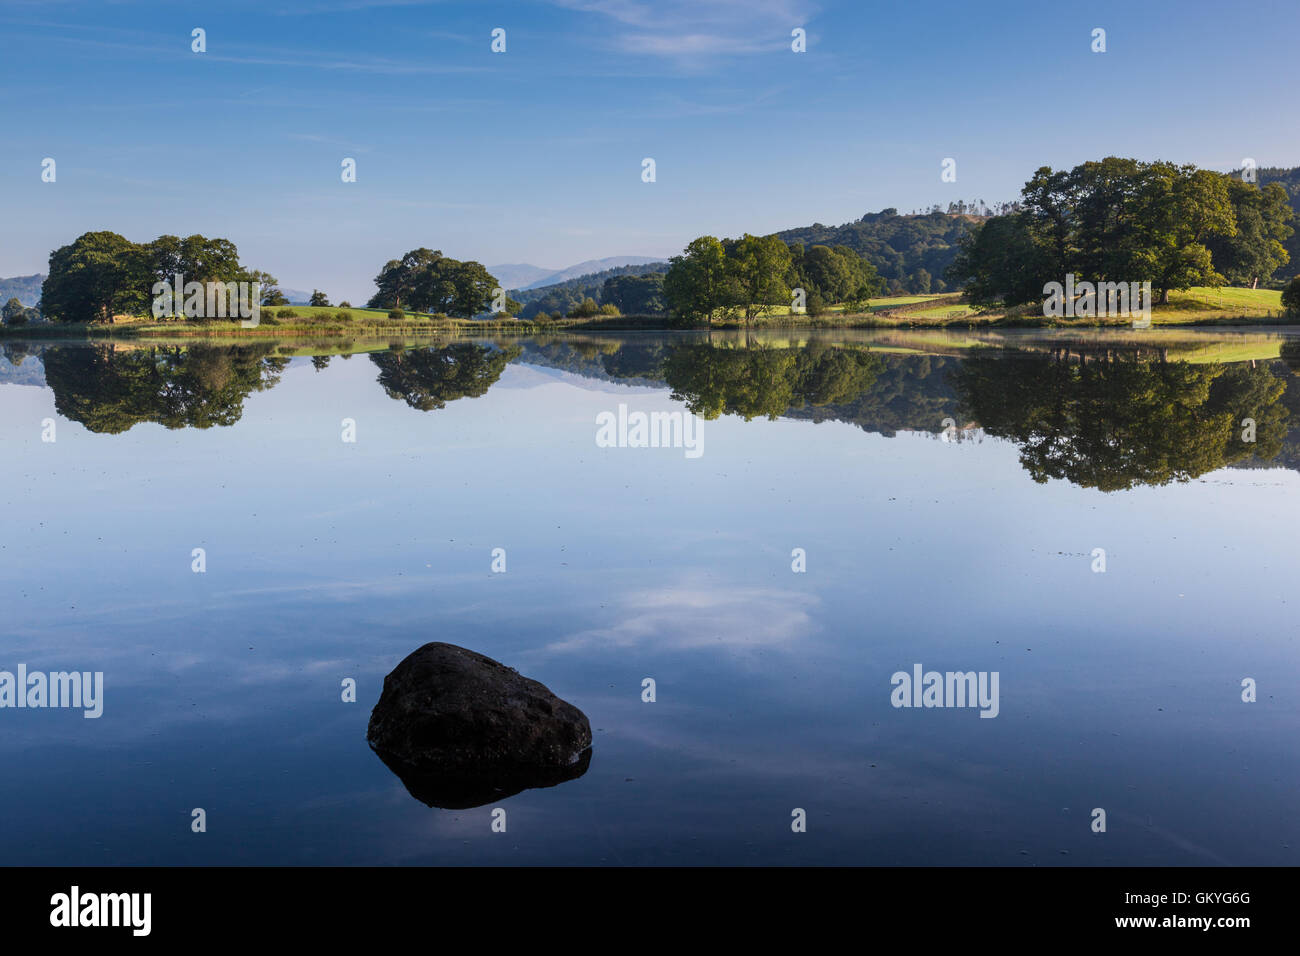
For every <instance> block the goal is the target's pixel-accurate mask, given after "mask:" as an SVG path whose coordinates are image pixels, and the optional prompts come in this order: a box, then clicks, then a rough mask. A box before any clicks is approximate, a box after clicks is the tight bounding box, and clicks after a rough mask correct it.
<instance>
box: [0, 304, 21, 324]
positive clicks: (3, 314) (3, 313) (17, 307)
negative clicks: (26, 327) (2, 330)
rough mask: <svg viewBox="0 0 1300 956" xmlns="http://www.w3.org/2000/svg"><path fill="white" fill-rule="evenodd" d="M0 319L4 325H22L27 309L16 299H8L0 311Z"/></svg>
mask: <svg viewBox="0 0 1300 956" xmlns="http://www.w3.org/2000/svg"><path fill="white" fill-rule="evenodd" d="M0 319H3V321H4V324H5V325H22V324H23V323H24V322H26V321H27V308H26V306H24V305H23V304H22V303H21V302H19V301H18V299H16V298H13V299H10V300H9V301H8V302H6V303H5V304H4V308H3V309H0ZM15 320H20V321H15Z"/></svg>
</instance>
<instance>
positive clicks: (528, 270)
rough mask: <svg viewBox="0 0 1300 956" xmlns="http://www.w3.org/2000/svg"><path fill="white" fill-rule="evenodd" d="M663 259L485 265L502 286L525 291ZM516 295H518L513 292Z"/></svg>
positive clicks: (644, 257)
mask: <svg viewBox="0 0 1300 956" xmlns="http://www.w3.org/2000/svg"><path fill="white" fill-rule="evenodd" d="M663 261H664V260H663V259H653V258H650V257H648V256H606V257H605V258H604V259H588V260H587V261H586V262H579V263H578V264H576V265H572V266H569V267H568V268H566V269H543V268H542V267H541V266H534V265H530V264H528V263H526V262H524V263H519V264H516V265H500V266H488V272H490V273H492V274H493V275H494V276H496V277H497V279H498V280H499V281H500V282H501V284H502V285H503V286H504V287H505V288H507V289H509V290H511V291H514V292H524V291H527V290H529V289H540V288H542V287H543V286H553V285H559V284H560V283H562V282H568V281H569V280H571V279H579V278H583V277H585V276H589V275H594V274H596V273H599V272H605V271H608V270H610V269H618V268H622V267H623V266H643V265H649V264H651V263H656V262H663ZM619 275H626V273H619ZM515 298H516V299H518V298H519V297H518V296H515Z"/></svg>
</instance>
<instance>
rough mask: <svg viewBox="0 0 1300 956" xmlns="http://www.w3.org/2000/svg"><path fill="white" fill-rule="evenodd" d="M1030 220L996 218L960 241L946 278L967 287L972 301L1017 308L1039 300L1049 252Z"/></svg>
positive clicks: (1047, 272)
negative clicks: (1036, 234) (1041, 242)
mask: <svg viewBox="0 0 1300 956" xmlns="http://www.w3.org/2000/svg"><path fill="white" fill-rule="evenodd" d="M1032 229H1033V226H1032V220H1031V219H1030V217H1029V216H1027V215H1024V214H1020V215H1014V216H994V217H993V218H991V219H988V220H986V221H985V222H984V223H982V224H981V225H978V226H976V227H975V228H974V229H973V230H972V231H971V232H969V233H968V234H967V235H966V237H965V238H964V239H963V240H962V242H961V246H960V248H959V249H958V252H957V257H956V258H955V259H953V261H952V265H950V266H949V267H948V280H949V281H950V282H952V283H954V284H956V285H961V286H964V287H965V291H966V295H967V296H968V297H969V299H970V300H971V302H972V303H974V304H975V305H1003V306H1015V305H1021V304H1023V303H1027V302H1033V301H1035V300H1037V299H1041V298H1042V295H1043V285H1044V283H1046V282H1049V281H1052V280H1053V274H1052V272H1051V271H1050V270H1051V269H1052V265H1051V261H1052V258H1053V255H1052V250H1050V249H1045V248H1044V247H1043V246H1042V245H1041V244H1039V243H1038V242H1036V241H1035V239H1034V233H1033V231H1032Z"/></svg>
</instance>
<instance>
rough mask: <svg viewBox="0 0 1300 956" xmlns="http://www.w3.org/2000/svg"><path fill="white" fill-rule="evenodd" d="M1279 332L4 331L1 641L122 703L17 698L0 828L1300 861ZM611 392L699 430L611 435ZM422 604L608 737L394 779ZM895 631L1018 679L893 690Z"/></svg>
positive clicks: (203, 839)
mask: <svg viewBox="0 0 1300 956" xmlns="http://www.w3.org/2000/svg"><path fill="white" fill-rule="evenodd" d="M1294 341H1295V340H1289V339H1286V338H1285V336H1284V335H1283V334H1282V333H1252V334H1249V335H1245V334H1240V335H1233V334H1230V333H1229V334H1224V333H1215V334H1197V333H1187V332H1184V333H1179V334H1177V335H1173V334H1159V335H1157V334H1152V335H1149V336H1147V337H1146V338H1144V339H1140V340H1139V339H1134V338H1132V337H1121V338H1118V339H1117V338H1111V339H1103V338H1101V337H1099V336H1090V337H1085V338H1084V339H1082V340H1080V339H1079V337H1078V336H1077V335H1076V336H1073V337H1067V336H1063V335H1047V334H1024V335H1004V336H1001V337H998V338H993V337H984V338H983V339H982V340H980V339H979V338H977V337H976V336H973V335H971V336H942V335H929V336H922V335H913V336H908V335H905V334H901V333H897V334H892V335H884V334H882V335H874V336H873V335H867V334H851V333H845V334H840V335H836V336H829V337H820V338H815V340H814V341H811V342H810V341H809V340H808V337H807V336H803V337H800V336H796V335H776V336H768V337H762V336H758V337H749V338H746V337H744V336H724V335H714V336H713V337H712V340H710V339H708V338H706V337H703V336H684V335H679V336H667V335H650V334H640V335H637V334H627V335H622V336H613V335H611V336H605V337H597V336H586V337H568V338H564V337H560V338H552V339H545V340H542V339H537V340H515V341H509V340H499V341H489V340H482V341H468V340H461V341H457V342H448V341H442V342H436V343H426V344H424V345H419V344H410V345H409V347H407V348H405V349H401V350H395V349H388V348H387V345H386V343H376V344H372V345H366V346H364V347H365V348H373V349H375V351H373V352H358V353H357V354H351V355H348V356H341V355H334V356H332V357H330V358H329V359H328V360H326V359H325V358H324V357H321V356H318V357H316V358H315V359H313V358H312V357H310V356H309V355H297V356H295V355H293V354H292V352H293V351H294V347H293V346H290V345H287V344H285V343H271V344H266V343H254V344H241V345H239V346H237V347H216V346H194V347H189V348H182V347H178V346H176V345H175V344H174V343H171V344H169V343H160V344H159V345H157V346H154V347H149V348H139V347H136V346H134V345H123V344H118V345H117V346H116V348H113V347H110V346H104V345H95V346H88V345H84V344H83V345H72V344H69V345H58V346H44V345H35V344H28V345H24V344H21V343H15V342H12V341H10V342H8V343H6V345H5V356H6V358H5V359H4V360H0V410H2V414H0V502H2V503H3V512H2V514H3V517H2V518H0V594H3V597H4V605H5V617H6V626H5V628H4V629H3V639H2V640H0V669H5V670H10V671H13V670H15V668H16V667H17V665H18V664H20V663H22V664H26V665H27V667H28V669H29V670H42V671H55V670H72V669H75V670H80V671H85V670H92V671H103V672H104V675H105V676H104V681H105V699H104V712H103V716H102V717H101V718H99V719H94V720H91V719H85V718H83V716H82V714H81V712H80V711H74V710H52V709H45V710H33V709H22V710H18V709H0V765H2V766H3V768H4V769H3V772H2V773H0V820H3V821H4V823H3V831H4V840H3V846H4V850H3V854H2V856H0V859H2V860H3V862H4V863H6V864H75V865H83V864H333V863H342V864H431V863H454V864H499V863H593V864H600V863H604V864H717V863H742V864H748V863H759V864H790V863H861V864H994V865H1063V864H1084V865H1087V864H1125V865H1127V864H1152V865H1187V864H1266V865H1295V864H1296V863H1298V862H1300V823H1298V822H1297V818H1296V815H1295V813H1294V804H1295V795H1296V793H1297V792H1298V791H1300V762H1298V761H1297V748H1298V745H1297V730H1300V706H1298V705H1297V697H1296V688H1297V686H1300V660H1298V656H1297V641H1296V634H1297V627H1296V623H1295V616H1296V612H1297V605H1296V604H1293V603H1291V602H1292V601H1293V600H1294V595H1295V582H1296V581H1297V580H1300V551H1298V550H1297V548H1296V544H1295V528H1296V520H1295V519H1296V517H1297V505H1296V502H1297V500H1298V498H1297V494H1298V493H1300V473H1298V469H1300V380H1298V379H1297V375H1296V374H1295V372H1294V371H1293V368H1292V365H1293V364H1295V363H1294V362H1293V363H1292V364H1288V362H1287V361H1286V359H1287V358H1288V357H1289V356H1291V355H1292V349H1291V347H1290V344H1291V343H1293V342H1294ZM981 344H982V345H983V347H980V348H972V346H975V345H981ZM355 347H357V348H362V347H363V344H361V343H358V345H357V346H355ZM335 348H337V346H335ZM328 349H329V347H327V346H323V347H322V348H321V349H320V350H322V351H328ZM1108 350H1109V351H1108ZM1279 356H1281V357H1279ZM620 404H623V405H626V406H627V410H628V412H629V413H632V412H637V411H641V412H646V413H650V412H655V411H662V412H671V411H682V410H684V409H686V408H687V407H688V406H689V407H690V408H692V409H695V410H696V411H698V412H700V415H701V417H702V419H703V420H702V421H701V422H700V423H699V429H700V430H699V438H700V441H701V444H700V446H699V447H700V448H701V449H702V453H701V454H699V455H698V456H697V457H692V456H691V455H688V454H687V449H684V448H680V447H678V448H633V447H614V448H608V447H599V446H598V445H597V442H596V432H597V425H596V421H597V417H598V416H600V415H601V414H602V413H614V414H617V412H618V408H619V405H620ZM1247 418H1249V419H1251V420H1253V421H1254V422H1255V427H1256V430H1257V433H1256V435H1255V441H1254V442H1244V441H1242V434H1243V428H1242V426H1241V424H1240V422H1241V421H1242V420H1244V419H1247ZM46 419H49V420H52V422H53V423H54V429H55V436H56V440H55V441H52V442H50V441H42V433H43V431H48V427H49V424H48V423H45V424H43V422H45V420H46ZM345 419H350V420H352V422H353V423H354V426H355V441H352V442H348V441H344V440H343V436H344V430H345V426H344V420H345ZM945 419H947V420H948V421H945ZM196 548H202V549H204V551H205V554H206V571H205V572H204V573H195V572H194V571H193V570H192V562H193V560H194V559H193V557H192V554H193V551H194V549H196ZM496 548H501V549H504V551H505V556H506V557H505V560H506V571H505V572H504V573H493V571H492V560H493V559H492V552H493V549H496ZM1098 548H1100V549H1104V551H1105V568H1106V570H1105V573H1097V572H1095V571H1094V570H1093V568H1094V566H1095V564H1096V560H1097V559H1096V557H1095V556H1094V549H1098ZM794 549H803V553H804V554H805V555H806V571H805V572H802V573H797V572H795V571H793V570H792V562H793V558H792V553H793V552H794ZM435 640H436V641H448V642H451V643H454V644H459V645H463V646H465V647H468V648H471V649H473V650H476V651H479V652H481V653H483V654H486V655H488V656H490V657H493V658H496V659H497V660H500V661H502V662H504V663H506V664H508V665H510V666H512V667H515V668H517V669H518V670H520V671H521V672H522V673H523V674H525V675H527V676H530V677H533V678H535V679H537V680H540V681H542V682H543V683H544V684H546V685H547V686H548V687H550V688H551V690H553V691H554V692H555V693H557V694H558V695H559V696H561V697H563V698H565V699H566V700H569V701H571V702H572V703H574V704H575V705H576V706H578V707H580V708H581V709H582V710H583V711H584V712H585V713H586V714H587V715H588V717H589V718H590V720H591V725H592V730H593V734H594V738H595V739H594V745H593V751H592V759H591V764H590V768H589V769H588V771H587V772H586V773H585V774H584V775H583V776H581V777H580V778H578V779H576V780H572V781H569V782H567V783H563V784H561V785H559V786H555V787H551V788H546V789H533V790H526V791H524V792H522V793H520V794H518V795H516V796H512V797H509V798H507V799H505V800H502V801H500V802H499V803H489V804H487V805H485V806H482V807H478V808H475V809H469V810H442V809H434V808H430V807H428V806H425V805H424V804H422V803H420V802H418V801H417V800H416V799H414V798H413V797H412V796H411V795H410V794H409V793H408V792H407V790H406V788H405V787H404V786H403V784H402V782H401V781H400V780H399V779H398V778H397V777H396V776H394V774H393V773H392V772H391V771H390V770H388V768H387V767H386V766H385V765H384V764H383V763H382V762H381V761H380V760H379V759H378V758H377V757H376V756H375V755H374V754H373V753H372V752H371V751H370V749H369V747H368V746H367V744H366V739H365V734H366V723H367V720H368V718H369V714H370V709H371V707H372V706H373V705H374V703H375V701H376V700H377V699H378V695H379V693H380V690H381V687H382V682H383V678H384V675H385V674H387V673H388V672H389V671H390V670H392V669H393V667H394V666H396V664H397V663H398V662H399V661H400V660H401V659H402V658H403V657H405V656H406V655H407V654H409V653H410V652H411V651H413V650H414V649H415V648H417V647H419V646H420V645H422V644H424V643H426V642H428V641H435ZM917 664H920V665H922V666H923V668H924V669H926V670H930V669H934V670H938V671H977V672H981V671H987V672H994V671H995V672H997V673H998V674H999V675H1000V684H999V688H1000V691H999V713H998V716H997V717H996V718H995V719H981V718H980V717H979V712H978V710H976V709H970V708H895V707H893V706H892V705H891V699H890V698H891V691H892V689H893V688H892V686H891V675H893V674H894V673H895V672H897V671H907V672H909V673H910V672H911V670H912V668H913V666H914V665H917ZM647 677H650V678H653V679H654V681H655V682H656V696H657V699H656V701H655V702H654V703H645V702H643V701H642V681H643V679H644V678H647ZM346 678H353V679H355V681H356V684H357V701H356V702H355V703H345V702H344V701H343V700H342V699H341V696H342V695H341V690H340V688H341V682H342V681H343V680H344V679H346ZM1245 678H1253V679H1254V680H1255V681H1256V682H1257V701H1256V702H1254V703H1245V702H1243V700H1242V693H1243V688H1242V681H1243V679H1245ZM495 806H501V807H504V808H505V809H506V811H507V814H508V829H507V832H506V833H504V834H502V833H493V832H492V831H491V828H490V823H491V811H492V809H493V807H495ZM196 807H201V808H203V809H204V810H205V811H206V813H207V832H206V833H194V832H191V811H192V810H193V809H194V808H196ZM794 808H802V809H803V810H805V811H806V814H807V832H806V833H793V832H792V831H791V819H792V817H791V814H792V810H793V809H794ZM1093 808H1104V809H1105V811H1106V814H1107V829H1106V832H1105V833H1094V832H1092V830H1091V828H1090V823H1091V820H1092V816H1091V814H1092V810H1093Z"/></svg>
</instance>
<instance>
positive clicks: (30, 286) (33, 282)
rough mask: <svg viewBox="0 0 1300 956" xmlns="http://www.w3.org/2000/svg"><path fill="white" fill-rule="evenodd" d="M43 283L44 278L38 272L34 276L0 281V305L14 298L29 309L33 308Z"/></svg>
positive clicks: (39, 295) (38, 299) (39, 297)
mask: <svg viewBox="0 0 1300 956" xmlns="http://www.w3.org/2000/svg"><path fill="white" fill-rule="evenodd" d="M44 281H45V276H43V275H42V274H41V273H39V272H38V273H36V275H30V276H14V277H13V278H12V279H0V305H4V304H5V303H6V302H8V301H9V300H10V299H14V298H16V299H17V300H18V301H19V302H21V303H22V304H23V305H25V306H27V308H29V309H30V308H33V307H35V305H36V303H37V302H39V301H40V299H41V283H42V282H44Z"/></svg>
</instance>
